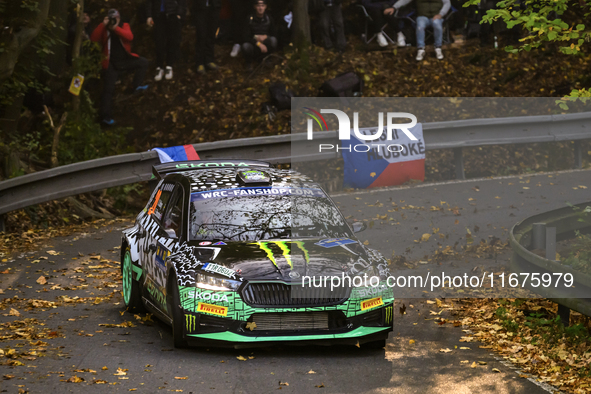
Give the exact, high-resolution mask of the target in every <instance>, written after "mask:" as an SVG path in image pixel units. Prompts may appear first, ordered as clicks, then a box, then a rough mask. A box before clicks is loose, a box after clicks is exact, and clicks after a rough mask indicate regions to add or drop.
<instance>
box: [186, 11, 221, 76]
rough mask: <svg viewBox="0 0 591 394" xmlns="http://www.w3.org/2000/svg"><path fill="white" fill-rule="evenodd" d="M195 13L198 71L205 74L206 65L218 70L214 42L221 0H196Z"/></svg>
mask: <svg viewBox="0 0 591 394" xmlns="http://www.w3.org/2000/svg"><path fill="white" fill-rule="evenodd" d="M193 5H194V6H193V14H194V15H195V25H196V27H197V42H196V47H195V51H196V52H197V72H198V73H199V74H201V75H203V74H205V67H207V68H208V69H210V70H217V69H218V66H217V64H215V59H214V44H215V37H216V33H217V29H218V27H219V25H220V12H221V10H222V1H221V0H194V1H193Z"/></svg>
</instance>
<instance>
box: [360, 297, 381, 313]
mask: <svg viewBox="0 0 591 394" xmlns="http://www.w3.org/2000/svg"><path fill="white" fill-rule="evenodd" d="M380 305H384V301H383V300H382V297H377V298H372V299H371V300H365V301H361V310H362V311H366V310H368V309H372V308H375V307H376V306H380Z"/></svg>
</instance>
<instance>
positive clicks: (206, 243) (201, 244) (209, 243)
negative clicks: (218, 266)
mask: <svg viewBox="0 0 591 394" xmlns="http://www.w3.org/2000/svg"><path fill="white" fill-rule="evenodd" d="M207 245H211V242H209V241H203V242H199V246H207Z"/></svg>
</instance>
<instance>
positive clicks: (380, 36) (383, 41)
mask: <svg viewBox="0 0 591 394" xmlns="http://www.w3.org/2000/svg"><path fill="white" fill-rule="evenodd" d="M378 45H379V46H381V47H387V46H388V41H386V37H384V33H382V32H379V33H378Z"/></svg>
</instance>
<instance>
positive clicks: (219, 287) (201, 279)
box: [195, 273, 242, 291]
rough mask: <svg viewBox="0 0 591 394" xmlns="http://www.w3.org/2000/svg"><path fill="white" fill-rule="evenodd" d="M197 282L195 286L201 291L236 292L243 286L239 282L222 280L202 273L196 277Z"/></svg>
mask: <svg viewBox="0 0 591 394" xmlns="http://www.w3.org/2000/svg"><path fill="white" fill-rule="evenodd" d="M195 282H196V284H195V285H196V286H197V287H199V288H201V289H206V290H216V291H236V290H238V288H239V287H240V285H241V284H242V282H240V281H239V280H231V279H222V278H218V277H215V276H211V275H205V274H202V273H197V274H196V275H195Z"/></svg>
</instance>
